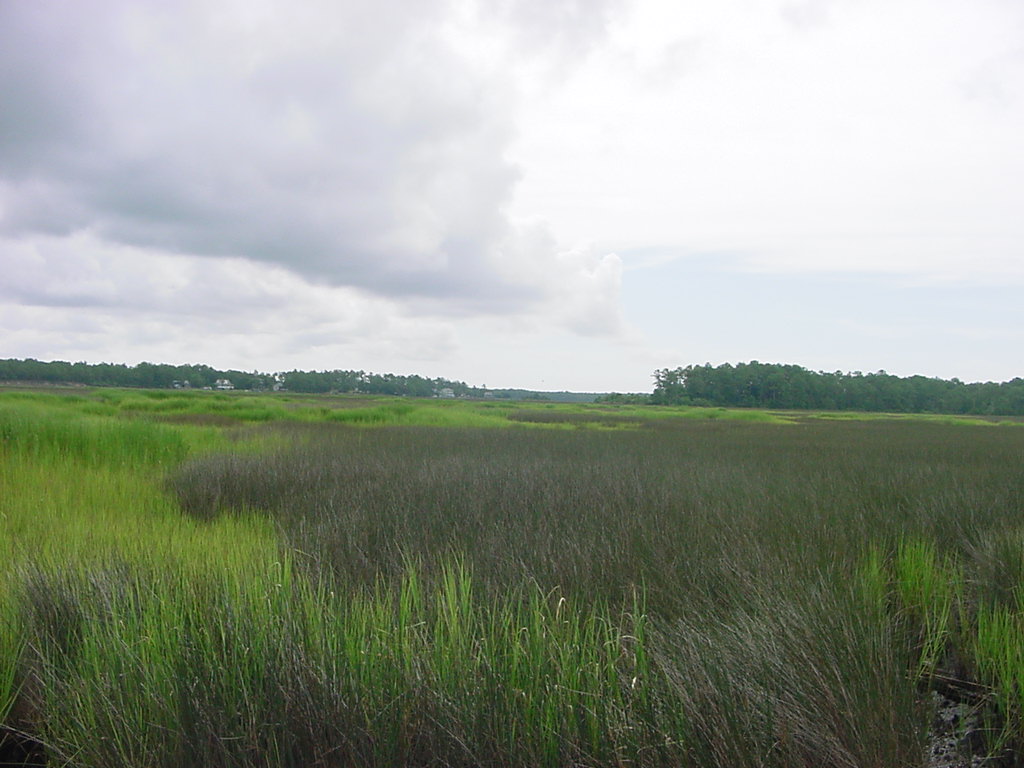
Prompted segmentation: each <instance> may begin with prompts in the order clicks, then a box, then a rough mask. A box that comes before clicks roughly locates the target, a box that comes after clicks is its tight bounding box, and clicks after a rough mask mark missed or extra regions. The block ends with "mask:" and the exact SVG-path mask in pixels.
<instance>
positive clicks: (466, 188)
mask: <svg viewBox="0 0 1024 768" xmlns="http://www.w3.org/2000/svg"><path fill="white" fill-rule="evenodd" d="M1022 136H1024V3H1021V2H1020V1H1019V0H793V1H787V0H717V1H716V2H706V1H705V2H696V0H693V1H691V0H451V1H450V2H446V1H445V0H436V1H433V2H424V1H423V0H374V2H368V1H367V0H324V1H323V2H315V1H311V0H303V2H298V3H296V2H284V1H283V0H281V1H280V2H279V1H277V0H194V1H193V2H187V1H185V0H182V1H181V2H177V1H168V0H148V1H147V0H141V1H140V0H93V1H91V2H81V0H0V357H34V358H37V359H42V360H51V359H63V360H70V361H78V360H84V361H87V362H104V361H106V362H126V363H137V362H140V361H143V360H148V361H152V362H169V363H186V362H193V363H206V364H209V365H212V366H214V367H217V368H229V367H234V368H241V369H245V370H254V369H258V370H261V371H276V370H288V369H292V368H300V369H332V368H344V369H364V370H368V371H375V372H393V373H402V374H411V373H418V374H422V375H427V376H444V377H447V378H453V379H461V380H464V381H466V382H468V383H470V384H476V385H487V386H491V387H506V386H507V387H526V388H533V389H547V390H557V389H570V390H579V391H610V390H615V391H649V390H650V388H651V386H652V379H651V373H652V371H653V370H654V369H655V368H662V367H673V368H674V367H676V366H681V365H687V364H691V363H695V364H701V363H705V362H710V363H713V364H718V363H722V362H733V363H735V362H742V361H749V360H755V359H756V360H760V361H762V362H785V363H796V364H799V365H803V366H805V367H808V368H811V369H814V370H830V371H832V370H850V371H852V370H862V371H865V372H867V371H876V370H879V369H885V370H887V371H889V372H890V373H897V374H900V375H910V374H924V375H928V376H941V377H944V378H949V377H953V376H956V377H959V378H961V379H963V380H967V381H977V380H997V381H1002V380H1007V379H1010V378H1013V377H1015V376H1024V140H1022V138H1021V137H1022Z"/></svg>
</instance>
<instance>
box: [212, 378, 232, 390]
mask: <svg viewBox="0 0 1024 768" xmlns="http://www.w3.org/2000/svg"><path fill="white" fill-rule="evenodd" d="M213 388H214V389H234V388H235V385H234V384H232V383H231V380H230V379H217V381H216V382H214V384H213Z"/></svg>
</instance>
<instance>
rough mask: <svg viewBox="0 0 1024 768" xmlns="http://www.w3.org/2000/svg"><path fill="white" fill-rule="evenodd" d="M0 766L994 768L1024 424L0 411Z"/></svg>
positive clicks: (297, 402)
mask: <svg viewBox="0 0 1024 768" xmlns="http://www.w3.org/2000/svg"><path fill="white" fill-rule="evenodd" d="M0 529H2V531H3V535H2V537H0V547H3V556H2V559H0V568H2V569H3V570H4V574H3V579H2V581H0V585H2V586H0V614H2V620H0V723H2V724H3V725H2V731H0V740H2V745H0V764H3V761H4V760H6V761H7V763H8V764H11V763H12V762H13V763H14V764H22V763H24V762H26V761H27V762H28V764H37V765H41V764H46V765H60V766H65V765H66V766H90V767H93V766H95V767H96V768H100V767H102V768H116V767H118V766H133V767H134V766H137V767H139V768H142V767H143V766H145V767H146V768H152V767H155V766H167V767H168V768H172V767H174V768H177V767H179V766H238V767H241V766H268V768H269V767H270V766H289V767H292V766H294V767H295V768H298V767H299V766H302V767H303V768H308V767H312V766H346V767H347V766H353V767H355V766H359V767H360V768H362V767H370V766H466V767H467V768H468V767H469V766H523V767H524V768H525V767H526V766H552V767H554V766H595V767H596V766H694V767H698V766H699V767H701V768H704V767H705V766H721V767H722V768H726V767H728V768H733V767H739V768H742V767H744V766H750V767H751V768H753V767H754V766H787V767H788V766H806V767H807V768H811V767H812V766H814V767H815V768H817V767H819V766H849V767H850V768H897V767H899V766H925V765H927V759H926V752H927V750H928V741H929V727H930V724H931V721H932V718H933V715H934V711H933V710H934V704H933V698H932V693H931V692H932V691H934V690H939V691H942V692H943V693H944V694H945V695H947V696H951V697H954V698H956V699H957V700H959V701H962V702H964V704H965V705H967V706H969V707H971V708H972V709H973V710H975V711H976V713H977V714H978V716H979V718H980V722H981V724H982V727H981V728H980V730H979V731H978V733H977V734H976V738H977V739H980V740H981V742H982V743H981V744H980V745H979V744H976V745H975V750H981V751H982V752H986V753H988V754H989V755H991V756H992V757H993V758H994V759H998V760H999V761H1000V762H999V763H996V762H993V763H992V764H1002V765H1010V764H1013V758H1012V755H1013V754H1014V753H1016V752H1018V751H1020V750H1021V749H1022V747H1024V588H1022V585H1024V425H1022V424H1020V423H1014V422H1008V421H1007V422H999V421H997V420H980V419H973V420H968V419H957V418H950V417H937V416H935V417H901V418H895V417H887V416H884V415H860V416H856V417H854V416H852V415H851V414H843V415H842V417H841V418H840V417H836V415H834V414H812V413H769V412H763V411H752V410H737V411H729V410H725V409H695V408H690V409H685V408H669V407H643V406H620V407H612V406H597V405H588V406H584V405H557V406H555V405H551V404H544V403H530V404H525V403H507V402H502V403H498V402H492V401H480V402H465V401H441V400H412V399H383V398H373V399H371V398H365V397H364V398H359V397H340V396H339V397H313V396H309V397H300V396H290V395H285V394H280V395H251V394H248V393H213V392H167V391H129V390H84V389H83V390H75V391H53V392H38V391H34V392H33V391H2V392H0Z"/></svg>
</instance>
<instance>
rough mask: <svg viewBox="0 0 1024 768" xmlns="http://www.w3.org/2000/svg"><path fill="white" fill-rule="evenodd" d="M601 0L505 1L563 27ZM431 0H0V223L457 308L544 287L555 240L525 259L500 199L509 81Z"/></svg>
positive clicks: (586, 30)
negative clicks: (469, 51) (234, 261)
mask: <svg viewBox="0 0 1024 768" xmlns="http://www.w3.org/2000/svg"><path fill="white" fill-rule="evenodd" d="M556 5H558V4H556ZM606 6H607V4H606V3H602V4H600V7H599V8H598V10H599V11H600V12H599V13H596V14H589V15H588V14H587V13H586V12H585V11H586V10H587V9H586V8H584V6H583V4H579V3H567V4H565V5H564V6H561V5H559V7H560V8H562V10H561V11H559V12H558V13H557V14H555V16H554V17H552V16H551V13H552V12H551V11H547V10H545V8H548V7H549V5H548V4H540V3H535V2H525V1H524V2H521V3H506V4H505V5H504V7H505V10H506V12H507V13H508V14H510V15H511V16H515V17H517V18H521V19H523V20H524V21H523V23H524V24H527V23H528V22H529V23H534V22H536V23H538V24H539V23H543V24H544V25H545V28H547V29H548V30H549V32H548V35H550V36H552V37H553V38H554V39H556V40H555V42H553V43H551V44H552V45H556V44H557V45H562V44H565V45H569V44H570V43H571V45H572V46H580V45H582V44H583V43H582V42H581V41H582V40H583V38H584V37H587V36H591V35H595V34H598V32H599V30H600V27H601V25H603V24H604V20H605V15H606V14H605V12H604V10H603V9H604V8H605V7H606ZM588 7H589V6H588ZM445 10H446V9H445V6H444V4H443V3H438V4H434V3H420V2H414V1H413V0H386V1H385V2H378V3H375V4H373V6H372V7H371V6H370V5H368V4H366V3H361V2H342V3H329V2H324V3H302V4H283V3H282V4H278V3H274V2H270V3H255V4H253V3H245V2H233V1H232V0H222V1H221V2H216V3H211V2H205V1H204V2H200V1H199V0H196V1H195V2H192V3H185V4H173V6H172V5H168V4H165V3H162V2H155V0H151V1H149V2H137V1H134V0H133V1H132V2H128V1H127V0H109V1H108V2H103V3H100V4H94V3H89V4H83V3H75V2H58V1H57V0H45V1H44V2H35V1H32V0H10V1H9V2H5V3H3V4H0V103H2V104H4V105H5V107H4V109H3V110H0V234H3V235H6V236H8V237H14V236H23V237H24V236H31V235H38V234H47V235H64V236H68V235H71V234H73V233H76V232H81V231H87V232H89V233H91V234H92V235H94V236H96V237H97V238H100V239H102V240H104V241H107V242H112V243H121V244H126V245H131V246H137V247H140V248H155V249H160V250H161V251H164V252H171V253H180V254H187V255H197V256H212V257H243V258H246V259H251V260H255V261H261V262H266V263H270V264H275V265H279V266H282V267H285V268H287V269H289V270H292V271H294V272H295V273H297V274H300V275H302V276H304V277H305V278H307V279H309V280H312V281H314V282H323V283H326V284H331V285H345V286H355V287H358V288H360V289H364V290H368V291H371V292H375V293H377V294H380V295H384V296H395V297H402V296H404V297H411V298H416V297H419V298H420V299H423V300H428V301H438V302H446V303H449V304H450V305H451V307H452V308H453V309H454V310H455V311H459V310H461V311H473V312H475V311H497V312H508V311H516V310H519V309H522V308H523V307H525V306H528V305H530V304H531V303H536V302H538V301H541V300H543V299H544V298H550V297H551V296H552V295H554V293H557V291H555V290H554V287H553V286H552V285H551V282H550V280H551V277H550V272H549V270H548V269H547V261H548V260H552V261H553V260H555V259H556V255H555V251H554V249H552V248H550V245H551V244H550V243H546V244H545V246H546V247H548V250H547V251H546V252H545V253H541V254H530V255H528V256H527V257H524V256H523V254H522V252H523V250H524V249H525V248H528V247H530V244H531V243H533V240H531V236H530V235H528V234H524V233H523V232H521V231H519V230H517V228H516V227H514V226H512V225H511V224H510V223H509V221H508V220H507V218H506V216H505V214H504V209H505V207H506V206H507V204H508V203H509V201H510V198H511V194H512V190H513V186H514V184H515V182H516V179H517V172H516V170H515V168H513V167H512V166H511V164H510V163H509V162H508V161H506V160H505V159H504V157H503V153H504V152H505V149H506V147H507V145H508V142H509V141H510V137H511V135H512V129H513V115H512V112H511V109H512V105H513V103H514V93H513V91H512V89H511V87H510V85H509V84H508V83H507V82H505V80H504V79H503V77H502V76H501V74H500V72H488V71H480V70H479V69H474V68H473V67H472V66H471V65H470V64H469V63H468V60H467V59H466V58H465V57H464V56H462V55H461V54H460V52H459V50H458V49H457V46H456V45H454V44H452V43H451V42H450V41H448V40H447V39H446V37H445V35H444V34H443V28H442V27H443V23H444V21H445V17H444V16H443V13H444V11H445ZM582 21H587V25H586V26H584V25H582V24H581V22H582ZM559 30H563V31H562V32H560V31H559ZM559 36H561V38H565V40H568V41H569V42H568V43H563V42H559V41H558V40H560V39H561V38H560V37H559ZM554 272H556V273H557V274H558V277H559V279H560V280H562V281H564V280H566V279H568V280H570V281H572V280H574V279H577V278H578V280H579V282H580V285H581V286H584V285H586V284H587V283H588V281H590V279H591V278H590V277H589V276H588V274H587V273H586V271H583V272H580V273H579V274H578V275H575V276H574V275H573V274H567V273H566V271H565V270H564V269H558V270H554ZM557 287H558V289H559V290H561V286H557Z"/></svg>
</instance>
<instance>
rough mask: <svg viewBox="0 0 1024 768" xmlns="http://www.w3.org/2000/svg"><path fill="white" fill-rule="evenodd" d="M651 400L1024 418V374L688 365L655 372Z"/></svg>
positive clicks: (742, 405) (758, 365)
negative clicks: (971, 377)
mask: <svg viewBox="0 0 1024 768" xmlns="http://www.w3.org/2000/svg"><path fill="white" fill-rule="evenodd" d="M654 382H655V384H654V392H653V393H652V394H651V396H650V399H649V402H651V403H653V404H657V405H704V406H708V405H711V406H725V407H752V408H772V409H793V410H803V409H820V410H834V411H884V412H889V413H950V414H977V415H1024V379H1021V378H1019V377H1018V378H1015V379H1012V380H1010V381H1007V382H1001V383H996V382H976V383H965V382H962V381H960V380H959V379H955V378H954V379H949V380H946V379H938V378H929V377H926V376H908V377H900V376H894V375H892V374H889V373H886V372H885V371H878V372H877V373H861V372H860V371H854V372H852V373H843V372H842V371H836V372H834V373H828V372H825V371H820V372H815V371H810V370H807V369H806V368H802V367H801V366H799V365H781V364H775V363H759V362H757V361H756V360H755V361H753V362H750V363H739V364H737V365H730V364H729V363H725V364H723V365H719V366H715V367H713V366H711V365H710V364H705V365H688V366H686V367H685V368H673V369H669V368H663V369H660V370H657V371H655V372H654Z"/></svg>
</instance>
